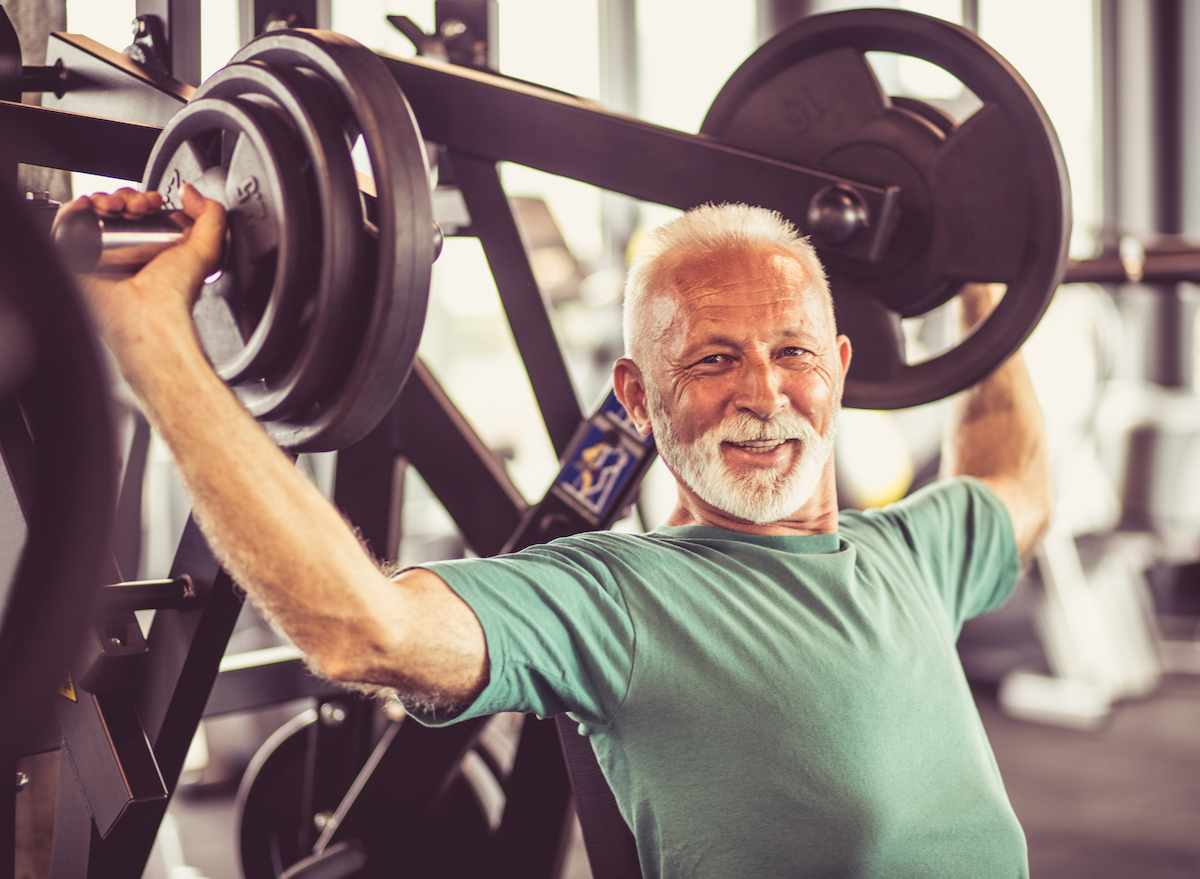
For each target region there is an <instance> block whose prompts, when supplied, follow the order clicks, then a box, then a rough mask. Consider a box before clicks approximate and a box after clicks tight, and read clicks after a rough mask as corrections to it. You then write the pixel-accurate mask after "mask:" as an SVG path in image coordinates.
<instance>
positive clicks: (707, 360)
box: [699, 354, 725, 363]
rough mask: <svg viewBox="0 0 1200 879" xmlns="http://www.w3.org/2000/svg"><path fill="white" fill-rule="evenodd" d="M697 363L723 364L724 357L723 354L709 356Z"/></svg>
mask: <svg viewBox="0 0 1200 879" xmlns="http://www.w3.org/2000/svg"><path fill="white" fill-rule="evenodd" d="M699 362H700V363H724V362H725V355H724V354H709V355H708V356H707V357H704V358H702V359H701V360H700V361H699Z"/></svg>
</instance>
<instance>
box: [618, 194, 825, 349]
mask: <svg viewBox="0 0 1200 879" xmlns="http://www.w3.org/2000/svg"><path fill="white" fill-rule="evenodd" d="M772 246H778V247H782V248H784V249H785V250H786V251H788V252H789V253H790V254H791V255H792V256H794V257H795V258H796V259H797V260H798V261H799V263H800V265H801V266H802V267H803V268H804V270H805V271H806V272H807V273H808V274H809V275H810V276H811V277H812V278H813V280H814V281H815V282H816V283H817V284H818V286H819V287H820V289H821V290H822V291H824V293H825V295H826V297H827V298H828V296H829V283H828V281H827V280H826V277H825V268H824V266H822V265H821V261H820V259H819V258H818V257H817V253H816V251H815V250H813V247H812V245H811V244H810V243H809V241H808V239H807V238H805V237H804V236H802V235H800V234H799V233H798V232H797V231H796V227H795V226H793V225H792V224H791V223H789V222H788V221H787V220H785V219H784V218H783V217H782V215H780V214H779V212H778V211H771V210H767V209H766V208H759V207H751V206H750V205H745V204H720V205H713V204H706V205H701V206H700V207H698V208H692V209H691V210H690V211H688V212H687V213H685V214H683V215H682V216H680V217H676V218H675V219H673V220H669V221H668V222H666V223H663V224H662V225H661V226H658V227H657V228H655V229H652V230H651V231H650V232H649V233H647V235H646V238H645V241H644V242H642V244H641V247H640V248H639V250H638V252H637V255H636V256H635V258H634V260H633V264H632V265H631V266H630V267H629V273H628V275H627V276H626V279H625V306H624V334H625V354H626V356H628V357H630V358H632V359H633V361H634V362H635V363H641V362H643V358H642V355H643V354H645V353H647V352H646V351H645V350H644V348H645V347H646V346H647V345H648V344H649V343H650V339H649V338H648V336H651V335H652V334H651V333H650V330H651V329H652V328H653V324H654V321H653V320H652V318H651V315H650V313H649V304H650V301H651V300H652V299H653V297H652V296H650V295H647V294H650V293H652V292H654V291H655V290H657V289H659V288H660V287H661V285H662V283H663V281H662V277H661V274H662V269H663V266H664V265H665V263H666V261H667V258H669V257H671V256H674V255H676V254H679V253H690V254H696V255H697V256H703V255H707V254H711V253H716V252H719V251H722V250H728V249H730V248H742V247H746V248H755V247H764V248H766V247H772ZM830 308H831V311H832V300H830Z"/></svg>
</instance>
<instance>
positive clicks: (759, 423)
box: [711, 412, 820, 443]
mask: <svg viewBox="0 0 1200 879" xmlns="http://www.w3.org/2000/svg"><path fill="white" fill-rule="evenodd" d="M711 435H712V437H713V438H714V439H715V440H717V441H718V442H725V443H748V442H764V441H767V442H772V441H773V442H784V441H786V440H793V439H795V440H801V441H802V442H812V441H814V440H817V439H819V438H820V437H819V435H818V434H817V431H816V429H815V428H814V427H813V426H812V425H811V424H809V423H808V422H807V421H805V420H804V419H803V418H801V417H800V416H799V415H796V414H795V413H792V412H781V413H779V414H778V415H775V416H774V417H772V418H769V419H767V420H766V421H764V420H763V419H761V418H756V417H754V416H753V415H751V414H750V413H748V412H742V413H739V414H737V415H734V416H732V417H730V418H727V419H725V420H724V421H722V422H721V423H720V424H719V425H717V426H716V427H715V428H713V429H712V431H711Z"/></svg>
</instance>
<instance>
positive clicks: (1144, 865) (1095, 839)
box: [147, 675, 1200, 879]
mask: <svg viewBox="0 0 1200 879" xmlns="http://www.w3.org/2000/svg"><path fill="white" fill-rule="evenodd" d="M975 695H976V702H977V704H978V706H979V711H980V714H981V715H982V717H983V721H984V724H985V726H986V727H987V730H988V735H989V736H990V737H991V741H992V746H993V748H994V750H995V752H996V759H997V761H998V762H999V764H1000V770H1001V772H1002V774H1003V775H1004V778H1005V781H1006V783H1007V786H1008V791H1009V795H1010V797H1011V799H1012V803H1013V807H1014V808H1015V809H1016V812H1017V815H1018V817H1019V818H1020V819H1021V823H1022V824H1023V825H1024V827H1025V833H1026V836H1027V838H1028V840H1029V860H1030V873H1031V876H1032V879H1132V877H1137V879H1196V877H1200V676H1195V675H1169V676H1167V677H1165V678H1164V679H1163V681H1162V683H1161V685H1160V686H1159V687H1158V689H1157V690H1156V692H1155V693H1154V694H1153V695H1151V696H1149V697H1148V698H1145V699H1141V700H1137V701H1131V702H1124V703H1121V704H1119V705H1118V706H1117V707H1116V708H1115V710H1114V711H1113V713H1112V716H1111V718H1110V719H1109V721H1108V722H1107V723H1106V724H1105V725H1104V726H1103V727H1102V728H1100V729H1099V730H1096V731H1090V732H1081V731H1078V730H1072V729H1064V728H1060V727H1053V726H1043V725H1041V724H1035V723H1028V722H1025V721H1020V720H1014V719H1012V718H1010V717H1008V716H1006V715H1005V714H1003V713H1002V712H1001V711H1000V709H999V707H998V705H997V701H996V694H995V691H994V688H992V687H988V686H980V687H978V688H977V689H976V693H975ZM171 815H172V817H173V822H172V823H173V826H174V828H175V829H176V830H177V831H178V836H179V843H180V846H181V848H180V849H179V850H177V851H176V852H175V853H174V854H173V855H172V854H170V853H169V852H168V853H166V854H167V859H166V860H167V862H168V863H173V864H174V865H175V866H176V869H175V870H174V871H171V872H170V873H169V875H170V877H171V879H180V877H184V876H186V877H189V879H201V877H205V879H236V877H238V876H239V872H238V867H237V864H236V855H235V831H234V815H233V797H232V795H231V794H228V793H214V794H210V795H206V796H202V797H201V796H194V795H193V796H183V797H177V798H176V801H175V802H174V804H173V805H172V807H171ZM169 833H170V827H168V831H167V833H166V834H164V835H165V836H167V837H169ZM164 841H167V840H164ZM167 847H168V848H169V847H170V843H169V844H168V846H167ZM180 855H181V856H182V861H183V863H184V864H186V865H187V866H188V867H190V868H192V869H190V870H186V869H185V870H180V869H178V865H179V858H180ZM152 872H153V870H148V871H147V879H159V877H158V876H152V875H151V873H152ZM161 872H162V873H164V874H166V873H167V871H161ZM589 876H590V873H589V871H588V870H587V865H586V861H585V860H583V859H582V858H578V857H577V858H575V859H573V861H572V863H570V864H569V865H568V876H567V877H564V879H587V877H589ZM163 879H167V877H166V875H164V876H163Z"/></svg>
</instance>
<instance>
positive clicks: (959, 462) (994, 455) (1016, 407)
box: [941, 285, 1054, 561]
mask: <svg viewBox="0 0 1200 879" xmlns="http://www.w3.org/2000/svg"><path fill="white" fill-rule="evenodd" d="M1003 289H1004V288H1003V287H1000V286H998V285H987V286H985V285H971V286H969V287H967V288H966V289H965V290H964V291H963V294H962V296H961V297H960V299H961V302H962V318H961V319H962V330H963V333H964V334H965V333H966V332H967V331H968V330H970V328H971V327H973V326H974V325H975V324H976V323H978V322H979V321H980V320H982V319H983V318H985V317H986V316H987V315H988V314H989V313H990V312H991V310H992V308H993V307H994V306H995V304H996V303H997V302H998V301H999V300H1000V296H1001V294H1002V292H1003ZM947 427H948V430H947V433H946V438H945V441H944V443H943V446H942V465H941V472H942V476H976V477H978V478H979V479H980V480H982V481H983V482H985V483H987V485H988V486H989V487H990V488H991V489H992V490H993V491H994V492H995V493H996V495H997V496H998V497H999V498H1000V500H1001V501H1003V503H1004V506H1005V507H1007V508H1008V512H1009V515H1010V516H1011V517H1012V523H1013V531H1014V532H1015V534H1016V539H1017V549H1018V551H1019V552H1020V554H1021V559H1022V561H1028V560H1029V559H1030V557H1031V556H1032V553H1033V550H1034V548H1035V547H1036V545H1037V542H1038V541H1039V540H1040V539H1041V537H1042V535H1043V534H1044V533H1045V531H1046V528H1047V527H1048V526H1049V524H1050V514H1051V511H1052V509H1053V502H1054V496H1053V487H1052V484H1051V478H1050V459H1049V455H1048V453H1047V450H1046V436H1045V424H1044V420H1043V417H1042V410H1041V407H1040V406H1039V405H1038V401H1037V394H1036V393H1035V391H1034V388H1033V382H1032V380H1031V379H1030V377H1029V370H1028V369H1027V368H1026V366H1025V359H1024V358H1023V357H1022V356H1021V353H1020V352H1019V351H1018V352H1017V353H1016V354H1014V355H1013V356H1012V357H1010V358H1009V359H1008V361H1007V362H1006V363H1004V364H1003V365H1002V366H1000V367H999V368H998V369H997V370H996V371H995V372H993V373H992V374H991V375H990V376H988V377H987V378H986V379H984V380H983V381H981V382H980V383H979V384H977V385H975V387H973V388H970V389H968V390H966V391H964V392H963V393H962V394H960V395H959V396H958V398H956V399H955V400H954V404H953V411H952V416H951V419H950V422H949V424H948V425H947Z"/></svg>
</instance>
